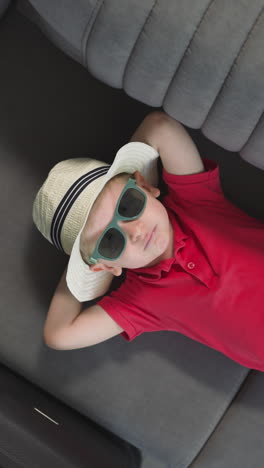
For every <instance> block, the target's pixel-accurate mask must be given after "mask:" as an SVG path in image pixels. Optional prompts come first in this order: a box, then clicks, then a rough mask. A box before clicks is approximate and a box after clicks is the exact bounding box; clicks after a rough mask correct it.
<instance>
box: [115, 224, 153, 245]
mask: <svg viewBox="0 0 264 468" xmlns="http://www.w3.org/2000/svg"><path fill="white" fill-rule="evenodd" d="M118 224H119V226H120V227H121V229H122V230H123V231H124V232H125V234H126V235H127V236H128V238H129V239H130V240H131V242H133V243H136V242H138V241H140V240H141V241H142V240H144V239H146V240H147V235H148V233H147V231H146V228H145V226H144V223H143V222H142V221H141V220H140V219H135V220H134V221H128V222H123V221H119V222H118Z"/></svg>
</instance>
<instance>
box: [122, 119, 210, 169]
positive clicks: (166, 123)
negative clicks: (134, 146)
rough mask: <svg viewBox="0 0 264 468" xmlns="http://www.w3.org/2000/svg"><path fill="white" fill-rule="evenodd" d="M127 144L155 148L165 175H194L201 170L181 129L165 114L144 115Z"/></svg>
mask: <svg viewBox="0 0 264 468" xmlns="http://www.w3.org/2000/svg"><path fill="white" fill-rule="evenodd" d="M130 141H142V142H143V143H147V144H148V145H150V146H152V147H153V148H155V149H156V150H157V151H158V153H159V155H160V158H161V161H162V165H163V167H164V168H165V170H166V171H167V172H169V173H170V174H176V175H185V174H196V173H199V172H203V171H204V170H205V167H204V164H203V161H202V158H201V157H200V155H199V152H198V150H197V148H196V146H195V144H194V143H193V141H192V139H191V137H190V136H189V134H188V132H187V131H186V130H185V128H184V127H183V125H182V124H181V123H180V122H178V121H177V120H174V119H173V118H172V117H170V116H169V115H167V114H166V113H165V112H160V111H154V112H151V113H150V114H148V115H147V116H146V117H145V119H144V120H143V122H142V123H141V124H140V125H139V127H138V128H137V130H136V131H135V133H134V134H133V135H132V137H131V139H130Z"/></svg>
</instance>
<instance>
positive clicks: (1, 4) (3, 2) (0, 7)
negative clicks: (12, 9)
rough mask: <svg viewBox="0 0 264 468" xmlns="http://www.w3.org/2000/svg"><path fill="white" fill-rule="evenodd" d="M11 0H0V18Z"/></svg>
mask: <svg viewBox="0 0 264 468" xmlns="http://www.w3.org/2000/svg"><path fill="white" fill-rule="evenodd" d="M10 2H11V0H0V18H1V16H3V14H4V12H5V11H6V9H7V7H8V5H9V3H10Z"/></svg>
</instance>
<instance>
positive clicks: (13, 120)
mask: <svg viewBox="0 0 264 468" xmlns="http://www.w3.org/2000/svg"><path fill="white" fill-rule="evenodd" d="M40 51H41V53H40ZM0 56H1V57H2V64H4V66H3V68H2V72H1V74H0V88H1V89H4V90H5V93H4V94H3V95H2V100H1V106H0V121H1V122H2V124H1V126H0V155H1V173H0V178H1V182H0V187H1V197H0V212H1V214H2V220H4V222H2V227H1V230H0V240H1V242H0V245H1V265H2V269H1V282H0V296H1V313H0V360H1V362H2V363H4V364H6V365H7V366H8V367H10V368H11V369H12V370H14V371H16V372H18V373H19V374H21V375H23V376H24V377H26V378H28V379H29V380H30V381H32V382H34V383H35V384H37V385H39V386H40V387H41V388H43V389H45V390H46V391H48V392H50V393H51V394H53V395H55V396H56V397H58V398H59V399H60V400H62V401H64V402H65V403H67V404H69V405H70V406H71V407H73V408H75V409H76V410H78V411H80V412H81V413H82V414H84V415H86V416H88V417H89V418H91V419H92V420H93V421H95V422H97V423H99V424H100V425H102V426H103V427H105V428H107V429H109V430H110V431H112V432H113V433H115V434H117V435H119V436H120V437H122V438H124V439H125V440H127V441H129V442H131V443H132V444H134V445H135V446H137V447H138V448H140V450H141V451H142V453H143V456H144V454H146V458H145V460H144V462H143V465H142V468H154V467H155V468H156V467H157V468H161V467H162V468H167V467H170V468H172V467H173V468H176V467H179V468H187V467H188V466H190V464H191V463H192V461H193V460H194V459H195V458H196V457H197V456H198V454H199V453H200V451H201V450H202V449H203V446H204V445H205V444H206V442H207V440H208V438H210V436H211V435H212V433H213V432H214V430H215V428H216V427H217V426H218V424H219V422H220V421H221V419H222V418H223V416H224V414H225V412H226V411H227V410H228V408H229V405H230V404H231V402H232V401H233V399H234V398H235V396H236V393H237V392H238V390H239V389H240V387H241V385H243V382H244V381H246V382H247V376H248V374H249V373H250V371H249V370H248V369H246V368H244V367H242V366H240V365H238V364H236V363H235V362H233V361H231V360H229V359H228V358H226V357H225V356H223V355H221V354H220V353H218V352H216V351H214V350H212V349H210V348H208V347H206V346H204V345H201V344H199V343H197V342H194V341H192V340H190V339H188V338H186V337H184V336H182V335H179V334H177V333H173V332H160V333H153V334H151V333H149V334H143V335H142V336H140V337H139V338H137V339H136V340H135V341H134V342H132V343H129V344H128V343H127V342H125V340H123V338H122V337H118V336H117V337H115V338H113V339H111V340H108V341H106V342H105V343H101V344H100V345H97V346H94V347H91V348H84V349H80V350H72V351H63V352H58V351H54V350H52V349H49V348H47V347H46V346H45V345H44V344H43V340H42V331H43V324H44V320H45V317H46V314H47V310H48V305H49V303H50V299H51V296H52V294H53V291H54V289H55V287H56V285H57V283H58V281H59V278H60V276H61V273H62V271H63V269H64V267H65V264H66V262H67V260H68V258H67V257H66V256H64V255H62V254H61V253H60V252H58V251H57V250H56V249H55V248H54V247H53V246H52V245H51V244H49V243H48V242H47V241H46V240H45V239H44V238H43V237H42V236H41V235H40V233H39V232H38V231H37V230H36V229H35V228H34V226H33V222H32V214H31V212H32V203H33V200H34V197H35V194H36V191H37V189H38V188H39V186H40V185H41V183H42V182H43V180H44V178H46V175H47V173H48V170H49V169H50V168H51V167H52V166H53V165H54V164H56V163H57V162H58V161H60V160H63V159H66V158H69V157H74V156H76V157H78V156H84V155H86V156H91V157H97V158H99V159H100V158H102V159H104V160H105V161H106V162H111V161H112V160H113V158H114V155H115V152H116V151H117V149H118V148H120V146H121V145H123V144H125V143H126V142H127V141H128V139H129V137H130V136H131V135H132V132H133V131H134V130H135V128H136V126H137V125H138V124H139V122H140V121H141V120H142V118H143V117H144V116H145V115H146V113H148V112H149V111H150V109H149V108H148V107H147V106H145V105H143V104H141V103H139V102H136V101H135V100H133V99H130V98H129V97H128V96H127V95H126V94H125V93H123V92H120V91H118V90H113V89H111V88H110V87H108V86H104V85H103V84H102V83H100V82H99V81H97V80H95V79H93V78H92V77H91V76H90V75H89V74H88V73H87V71H86V70H85V69H84V68H83V67H81V66H80V65H79V64H77V63H76V62H74V61H72V60H70V59H69V58H68V57H67V56H65V55H64V54H62V53H61V52H60V51H59V50H58V49H57V48H55V47H54V46H53V45H52V44H51V43H50V42H49V41H48V40H47V39H46V38H45V37H44V36H43V35H42V34H41V32H40V31H39V30H38V29H37V28H36V27H35V26H34V25H33V24H32V23H30V22H29V21H28V20H26V19H25V18H24V17H23V16H21V15H18V14H16V12H15V11H13V12H12V15H9V16H8V18H5V21H3V24H2V27H1V28H0ZM17 76H19V80H17V79H16V77H17ZM14 77H15V78H14ZM14 83H15V86H14ZM216 150H217V148H216ZM206 151H207V154H206ZM216 152H217V151H215V146H214V145H212V146H210V145H209V146H208V142H207V141H205V146H204V149H203V150H202V154H203V155H204V156H207V157H211V158H212V159H213V158H214V157H215V153H216ZM225 156H226V157H225ZM232 160H233V158H231V157H230V158H229V157H228V153H225V152H224V151H221V161H223V163H224V164H226V167H227V169H230V163H229V161H232ZM239 160H240V158H237V159H236V165H235V170H236V171H238V170H239V162H238V161H239ZM254 169H255V168H254ZM244 170H245V172H246V173H247V167H246V165H245V167H244ZM256 172H257V170H256ZM259 172H260V171H259ZM226 173H228V171H227V172H226ZM262 180H263V179H262ZM252 185H254V184H253V183H252ZM232 187H233V184H232V183H231V184H230V188H231V189H232ZM153 460H154V462H153V463H152V461H153ZM233 461H234V457H233V456H232V455H231V458H230V459H229V462H230V464H229V466H228V464H227V465H226V466H227V467H228V468H231V467H232V468H233V466H235V465H234V464H233ZM211 466H212V465H211Z"/></svg>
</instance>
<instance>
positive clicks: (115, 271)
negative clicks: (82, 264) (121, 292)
mask: <svg viewBox="0 0 264 468" xmlns="http://www.w3.org/2000/svg"><path fill="white" fill-rule="evenodd" d="M89 268H90V270H91V271H95V272H96V271H103V270H105V271H109V272H110V273H112V275H114V276H120V275H121V274H122V267H118V266H108V265H105V264H104V263H99V262H98V263H97V264H96V265H91V266H90V267H89Z"/></svg>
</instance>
